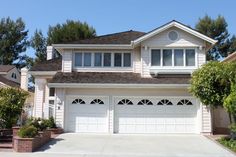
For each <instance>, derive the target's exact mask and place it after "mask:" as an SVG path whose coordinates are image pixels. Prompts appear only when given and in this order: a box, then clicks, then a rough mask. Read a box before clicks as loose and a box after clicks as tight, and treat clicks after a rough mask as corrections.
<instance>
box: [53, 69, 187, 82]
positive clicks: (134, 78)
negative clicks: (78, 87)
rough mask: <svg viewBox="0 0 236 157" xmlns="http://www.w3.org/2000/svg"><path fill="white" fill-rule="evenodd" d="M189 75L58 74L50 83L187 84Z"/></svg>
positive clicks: (128, 73)
mask: <svg viewBox="0 0 236 157" xmlns="http://www.w3.org/2000/svg"><path fill="white" fill-rule="evenodd" d="M190 78H191V76H190V75H159V76H158V77H157V78H142V77H141V75H140V74H137V73H130V72H123V73H122V72H72V73H62V72H58V73H57V74H56V75H54V77H53V78H52V80H51V81H50V83H104V84H189V81H190Z"/></svg>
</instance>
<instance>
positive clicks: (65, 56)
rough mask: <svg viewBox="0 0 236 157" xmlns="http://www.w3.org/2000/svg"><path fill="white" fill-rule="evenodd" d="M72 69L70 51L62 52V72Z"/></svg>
mask: <svg viewBox="0 0 236 157" xmlns="http://www.w3.org/2000/svg"><path fill="white" fill-rule="evenodd" d="M71 71H72V51H70V52H63V53H62V72H71Z"/></svg>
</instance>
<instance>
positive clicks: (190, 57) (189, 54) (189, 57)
mask: <svg viewBox="0 0 236 157" xmlns="http://www.w3.org/2000/svg"><path fill="white" fill-rule="evenodd" d="M186 66H195V50H194V49H187V50H186Z"/></svg>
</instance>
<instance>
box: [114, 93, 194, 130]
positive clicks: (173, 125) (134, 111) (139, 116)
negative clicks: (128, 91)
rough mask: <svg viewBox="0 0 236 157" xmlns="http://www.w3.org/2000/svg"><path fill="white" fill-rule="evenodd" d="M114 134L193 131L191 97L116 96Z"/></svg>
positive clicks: (192, 104) (192, 101) (192, 100)
mask: <svg viewBox="0 0 236 157" xmlns="http://www.w3.org/2000/svg"><path fill="white" fill-rule="evenodd" d="M114 103H115V132H116V133H196V129H197V126H196V125H197V120H196V119H197V118H196V117H197V109H198V106H197V104H196V99H193V98H155V97H153V98H145V97H143V98H140V97H139V98H134V97H133V98H116V99H115V102H114Z"/></svg>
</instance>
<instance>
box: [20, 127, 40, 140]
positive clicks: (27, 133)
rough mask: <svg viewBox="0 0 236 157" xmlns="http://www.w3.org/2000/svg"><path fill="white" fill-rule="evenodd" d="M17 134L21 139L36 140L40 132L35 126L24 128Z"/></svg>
mask: <svg viewBox="0 0 236 157" xmlns="http://www.w3.org/2000/svg"><path fill="white" fill-rule="evenodd" d="M17 134H18V136H19V137H21V138H34V137H35V136H36V135H37V134H38V131H37V128H35V127H34V126H24V127H22V128H20V130H19V131H18V133H17Z"/></svg>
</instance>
